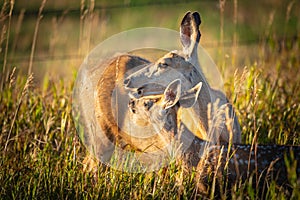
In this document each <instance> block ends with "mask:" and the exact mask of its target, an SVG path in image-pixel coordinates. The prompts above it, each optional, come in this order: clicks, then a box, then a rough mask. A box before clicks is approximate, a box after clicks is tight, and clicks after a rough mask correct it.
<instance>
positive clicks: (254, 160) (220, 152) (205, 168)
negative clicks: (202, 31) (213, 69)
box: [129, 79, 300, 192]
mask: <svg viewBox="0 0 300 200" xmlns="http://www.w3.org/2000/svg"><path fill="white" fill-rule="evenodd" d="M181 87H182V83H181V80H180V79H176V80H174V81H173V82H171V83H170V84H169V85H168V86H167V87H166V89H165V91H164V92H163V94H157V95H152V96H148V97H142V98H139V99H136V98H133V99H132V101H131V102H130V104H129V107H130V109H131V110H132V113H133V115H137V114H138V115H140V116H141V117H143V118H148V120H149V121H151V123H152V124H153V126H154V127H155V129H156V132H158V133H159V134H160V135H161V137H164V138H165V140H166V141H171V140H172V139H175V140H178V141H179V143H183V147H184V146H185V144H187V145H189V146H188V147H184V149H182V154H181V155H183V159H184V161H185V162H186V163H187V164H188V166H194V167H196V168H197V171H198V178H199V188H200V189H201V190H202V192H205V190H206V184H207V183H208V179H209V178H208V177H211V178H213V177H216V178H217V179H218V180H221V181H222V178H225V179H227V180H228V181H229V185H231V184H233V183H235V182H236V181H239V180H241V179H242V180H243V181H244V180H245V179H246V178H248V177H249V176H250V175H253V176H254V180H255V182H256V183H257V184H258V185H259V186H260V188H261V187H262V186H263V185H265V184H268V183H269V181H270V180H274V181H275V182H276V183H277V184H278V185H285V186H286V187H289V186H288V184H289V179H288V178H289V177H291V176H293V175H294V174H293V173H296V174H297V175H298V178H299V175H300V146H280V145H257V146H256V147H255V148H252V147H251V145H242V144H229V143H223V144H214V143H212V142H208V141H204V140H202V139H200V138H198V137H195V138H194V139H193V141H192V142H190V143H187V141H188V138H190V137H191V136H192V135H193V133H191V131H190V130H189V129H188V128H187V126H186V125H185V123H184V122H183V119H182V118H181V117H180V114H179V113H180V112H181V110H182V109H185V108H186V107H191V106H193V104H194V103H195V102H196V101H197V99H201V98H202V95H201V94H202V93H201V92H200V91H201V90H202V89H203V84H202V82H200V83H198V84H197V85H196V86H195V87H193V88H191V89H190V90H188V91H185V92H182V89H181ZM136 110H140V112H139V113H136ZM177 151H178V150H177ZM291 163H293V164H291ZM296 166H297V167H296ZM256 175H257V176H256Z"/></svg>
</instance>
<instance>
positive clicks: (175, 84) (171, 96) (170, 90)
mask: <svg viewBox="0 0 300 200" xmlns="http://www.w3.org/2000/svg"><path fill="white" fill-rule="evenodd" d="M180 96H181V80H180V79H176V80H174V81H172V82H171V83H170V84H169V85H168V86H167V88H166V89H165V91H164V96H163V108H164V109H168V108H171V107H173V106H175V104H176V103H177V102H178V101H179V99H180Z"/></svg>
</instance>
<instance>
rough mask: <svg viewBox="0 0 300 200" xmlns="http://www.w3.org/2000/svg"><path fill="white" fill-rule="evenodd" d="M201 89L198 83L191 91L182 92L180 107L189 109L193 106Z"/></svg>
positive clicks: (200, 83) (200, 84)
mask: <svg viewBox="0 0 300 200" xmlns="http://www.w3.org/2000/svg"><path fill="white" fill-rule="evenodd" d="M201 88H202V82H199V83H198V84H197V85H195V86H194V87H193V88H192V89H190V90H188V91H186V92H184V93H183V94H182V96H181V98H180V100H179V103H180V106H181V107H183V108H190V107H192V106H194V105H195V103H196V102H197V100H198V97H199V94H200V91H201Z"/></svg>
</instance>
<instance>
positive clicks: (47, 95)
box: [0, 1, 300, 199]
mask: <svg viewBox="0 0 300 200" xmlns="http://www.w3.org/2000/svg"><path fill="white" fill-rule="evenodd" d="M5 2H6V4H5V5H3V6H8V7H6V8H3V9H2V10H4V11H3V12H1V13H2V15H3V16H1V19H2V21H1V23H3V22H9V21H10V20H11V12H10V9H7V8H12V7H9V6H10V4H9V3H8V1H5ZM12 2H13V1H12ZM237 2H238V1H236V3H237ZM226 3H228V2H226ZM11 6H13V5H11ZM289 6H290V7H288V8H287V12H288V10H289V9H291V7H292V6H293V5H292V4H289ZM88 12H90V13H89V15H87V16H89V18H90V19H91V18H92V14H93V12H94V11H93V8H91V9H90V10H89V11H88ZM83 13H84V12H83V10H82V13H81V14H82V17H83V18H82V19H81V20H80V24H81V30H80V31H81V33H80V35H81V37H83V36H84V34H88V35H90V34H91V33H90V32H91V31H92V30H91V29H88V30H86V29H84V30H83V27H86V26H87V27H89V26H92V25H91V24H90V25H89V24H85V23H87V22H86V21H85V20H87V18H85V16H83V15H84V14H83ZM21 17H22V16H21ZM287 17H288V15H287ZM38 20H39V19H38ZM9 23H10V22H9ZM37 23H38V22H37ZM55 23H56V22H54V24H55ZM78 23H79V21H78ZM223 23H224V24H225V23H226V22H223ZM270 23H273V22H271V21H270ZM3 24H5V23H3ZM90 28H91V27H90ZM37 31H38V30H37ZM58 31H59V30H58ZM83 31H87V33H83ZM9 34H10V25H9V26H6V25H3V27H2V29H1V47H3V49H2V51H1V56H3V61H4V64H3V67H2V74H1V83H2V84H1V97H0V110H1V112H0V128H1V134H0V198H1V199H34V198H36V199H74V198H77V199H129V198H131V199H192V198H194V197H199V196H197V187H196V182H195V181H194V178H195V176H196V172H195V171H193V170H192V169H187V168H186V167H185V166H184V165H181V163H180V162H175V161H174V162H173V163H171V164H170V166H169V167H168V168H167V169H161V170H159V171H156V172H152V173H148V174H144V173H139V174H132V173H122V172H119V171H115V170H114V169H111V168H107V167H106V166H104V165H101V164H99V166H98V167H97V169H96V171H87V170H84V167H85V165H84V163H83V161H84V159H85V158H86V156H87V155H88V153H87V151H86V149H85V147H84V145H83V144H82V143H81V142H80V140H79V137H78V136H77V133H76V130H75V126H74V123H73V120H72V116H71V109H72V105H71V104H72V100H71V96H72V86H73V82H74V80H75V77H74V76H73V77H72V78H71V81H70V82H64V81H63V80H60V79H55V78H52V77H49V76H47V75H46V76H45V77H42V78H41V77H39V79H42V81H41V82H42V84H41V86H42V87H39V86H37V85H36V84H35V83H36V82H37V81H36V79H35V75H33V76H32V75H31V73H30V74H29V76H24V75H22V73H21V72H20V70H16V71H15V69H10V70H9V68H8V66H7V52H8V50H9V49H8V48H9V45H8V43H7V42H9ZM53 34H55V33H54V32H53ZM274 35H275V33H274ZM298 36H299V35H298ZM53 37H54V38H52V39H53V42H55V41H54V40H55V36H53ZM235 37H236V36H235ZM35 39H36V38H35V37H34V39H33V40H35ZM277 39H278V38H277V37H275V36H274V37H272V33H267V34H266V35H265V38H263V41H264V42H261V43H260V45H259V46H258V48H259V50H258V53H259V54H260V55H259V60H257V61H256V62H252V63H250V64H248V67H245V68H244V69H240V70H238V71H236V73H234V74H231V75H228V77H229V78H228V80H227V81H226V84H225V91H226V93H227V94H228V96H229V97H230V100H231V102H232V103H233V104H234V106H235V110H236V112H237V114H238V117H239V120H240V124H241V127H242V131H243V135H242V136H243V139H242V141H243V142H244V143H247V144H251V143H252V142H253V140H254V139H255V138H256V139H255V140H256V141H257V142H258V143H260V144H270V143H271V144H273V143H274V144H292V145H299V144H300V141H299V140H300V135H299V134H300V103H299V102H300V76H299V75H298V74H299V72H300V57H299V55H300V52H299V51H300V40H299V38H295V39H289V38H288V37H287V38H283V40H282V41H279V42H278V40H277ZM84 40H86V38H84V39H82V42H83V41H84ZM33 45H34V44H33ZM82 45H89V44H86V43H84V44H82ZM32 48H34V47H32ZM53 49H55V48H53ZM88 49H89V47H88V46H87V47H86V46H82V47H81V49H76V52H82V51H87V50H88ZM53 51H55V50H53ZM32 52H33V53H32V57H34V55H35V54H34V49H33V51H32ZM245 60H247V58H245ZM29 62H32V59H30V61H29ZM217 62H218V63H222V65H223V64H224V67H225V65H226V64H228V63H226V62H224V61H223V60H218V61H217ZM29 69H30V68H29ZM26 70H27V69H26ZM26 70H25V71H26ZM231 70H232V69H231ZM29 71H31V70H29ZM290 167H293V165H292V164H291V166H290ZM290 176H291V180H290V184H291V185H292V186H293V188H294V192H293V193H292V194H291V193H288V192H287V191H285V190H284V189H283V188H281V187H278V186H276V184H275V183H272V182H271V183H270V185H269V188H268V189H267V191H266V194H265V197H266V198H267V199H277V198H287V197H291V196H292V197H293V198H295V199H297V198H299V196H300V192H299V187H300V186H299V183H297V177H296V179H295V177H294V174H291V175H290ZM298 179H299V177H298ZM251 181H252V179H251V177H250V178H249V180H247V181H246V182H245V183H238V184H237V185H236V186H234V187H232V188H231V189H229V191H228V194H223V195H227V196H231V197H232V198H234V199H246V198H247V199H258V198H260V196H259V195H260V194H259V193H257V191H256V190H255V187H254V186H253V185H252V184H251ZM212 188H213V187H212ZM210 192H211V193H210V194H209V196H210V197H214V195H215V193H214V191H213V190H211V191H210Z"/></svg>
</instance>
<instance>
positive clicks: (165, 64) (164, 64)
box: [158, 62, 169, 69]
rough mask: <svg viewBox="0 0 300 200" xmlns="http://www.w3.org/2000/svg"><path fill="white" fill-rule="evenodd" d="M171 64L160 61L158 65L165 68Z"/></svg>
mask: <svg viewBox="0 0 300 200" xmlns="http://www.w3.org/2000/svg"><path fill="white" fill-rule="evenodd" d="M168 66H169V65H168V64H167V63H165V62H164V63H159V65H158V67H159V68H162V69H164V68H167V67H168Z"/></svg>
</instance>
